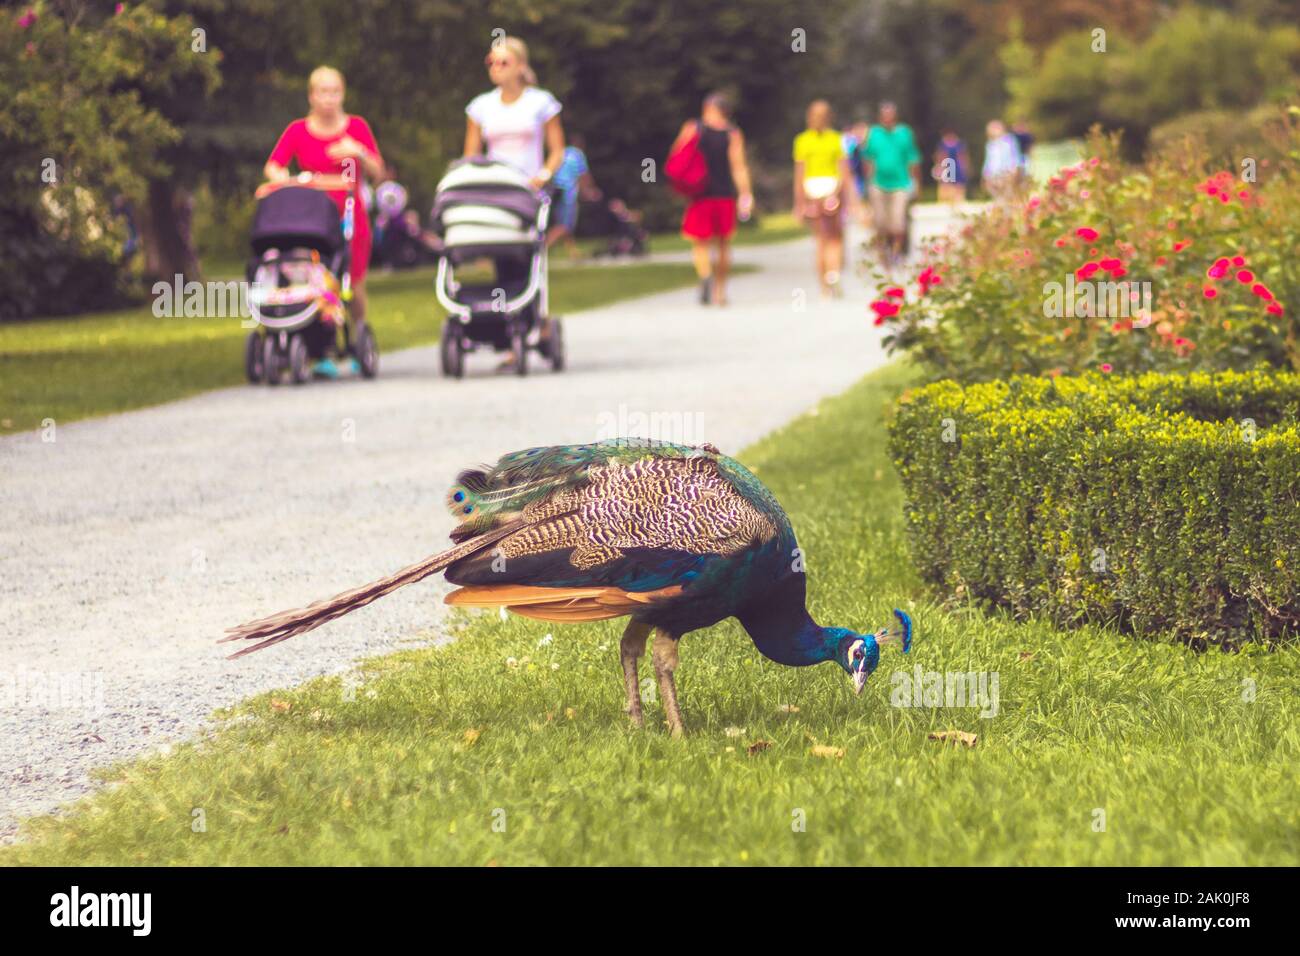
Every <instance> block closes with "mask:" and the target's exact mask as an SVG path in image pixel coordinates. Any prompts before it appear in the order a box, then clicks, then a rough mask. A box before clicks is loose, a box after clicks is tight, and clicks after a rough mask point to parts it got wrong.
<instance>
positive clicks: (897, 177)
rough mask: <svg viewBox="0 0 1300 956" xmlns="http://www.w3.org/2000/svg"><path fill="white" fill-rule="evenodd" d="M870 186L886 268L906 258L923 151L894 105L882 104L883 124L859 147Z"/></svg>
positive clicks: (881, 122)
mask: <svg viewBox="0 0 1300 956" xmlns="http://www.w3.org/2000/svg"><path fill="white" fill-rule="evenodd" d="M858 153H859V155H860V157H861V158H862V165H863V166H864V167H865V168H866V171H867V181H868V183H869V184H870V185H869V187H868V190H867V194H868V196H869V197H870V199H871V214H872V218H873V220H874V222H875V229H876V240H877V243H878V244H879V246H880V254H881V259H882V261H883V262H884V264H885V266H886V268H888V267H890V266H891V265H893V264H895V263H897V262H900V261H901V260H902V258H903V251H904V244H905V242H906V239H907V202H908V200H909V199H910V198H911V197H912V196H913V195H914V194H915V192H916V190H917V189H918V188H919V184H920V176H921V151H920V150H919V149H917V147H916V137H915V136H913V135H912V128H911V127H910V126H908V125H907V124H906V123H900V122H898V110H897V108H895V106H894V104H893V103H888V102H886V103H881V104H880V122H879V123H878V124H876V125H875V126H873V127H871V132H870V133H868V134H867V140H866V142H865V143H863V144H862V145H861V146H859V147H858Z"/></svg>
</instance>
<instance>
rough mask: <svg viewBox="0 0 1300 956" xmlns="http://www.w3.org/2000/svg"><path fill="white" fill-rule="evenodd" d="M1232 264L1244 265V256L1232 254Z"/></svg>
mask: <svg viewBox="0 0 1300 956" xmlns="http://www.w3.org/2000/svg"><path fill="white" fill-rule="evenodd" d="M1220 261H1222V260H1220ZM1232 264H1233V265H1234V266H1244V265H1245V264H1246V257H1245V256H1233V257H1232Z"/></svg>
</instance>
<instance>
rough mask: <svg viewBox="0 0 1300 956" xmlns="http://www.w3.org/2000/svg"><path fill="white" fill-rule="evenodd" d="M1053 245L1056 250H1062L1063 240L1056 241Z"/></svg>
mask: <svg viewBox="0 0 1300 956" xmlns="http://www.w3.org/2000/svg"><path fill="white" fill-rule="evenodd" d="M1053 245H1055V246H1056V248H1058V249H1061V248H1064V246H1065V240H1064V239H1057V240H1056V242H1055V243H1053Z"/></svg>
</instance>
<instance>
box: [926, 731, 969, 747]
mask: <svg viewBox="0 0 1300 956" xmlns="http://www.w3.org/2000/svg"><path fill="white" fill-rule="evenodd" d="M929 737H930V739H931V740H941V741H945V742H948V741H951V742H952V744H953V745H954V746H955V745H956V744H965V745H966V746H967V747H974V746H975V741H977V740H979V735H978V734H968V733H966V731H964V730H940V731H936V732H935V733H932V734H930V735H929Z"/></svg>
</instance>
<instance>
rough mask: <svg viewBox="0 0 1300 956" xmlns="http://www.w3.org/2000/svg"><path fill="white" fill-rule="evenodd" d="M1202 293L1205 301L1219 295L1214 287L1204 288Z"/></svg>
mask: <svg viewBox="0 0 1300 956" xmlns="http://www.w3.org/2000/svg"><path fill="white" fill-rule="evenodd" d="M1204 293H1205V297H1206V298H1207V299H1213V298H1214V297H1215V296H1216V295H1218V294H1219V290H1218V289H1216V288H1214V286H1206V287H1205V289H1204Z"/></svg>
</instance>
